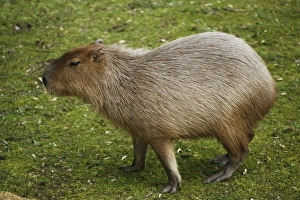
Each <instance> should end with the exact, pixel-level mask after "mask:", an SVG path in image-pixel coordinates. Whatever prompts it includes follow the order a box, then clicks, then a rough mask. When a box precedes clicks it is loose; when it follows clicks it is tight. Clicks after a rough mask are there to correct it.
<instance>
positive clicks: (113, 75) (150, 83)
mask: <svg viewBox="0 0 300 200" xmlns="http://www.w3.org/2000/svg"><path fill="white" fill-rule="evenodd" d="M42 79H43V82H44V85H45V86H46V88H47V91H48V92H49V93H50V94H54V95H67V96H77V97H79V98H82V99H83V100H84V101H86V102H89V103H90V104H92V105H93V106H94V107H95V109H96V111H97V112H98V113H100V114H102V115H103V116H106V117H107V118H108V119H110V120H111V121H112V122H113V123H114V124H116V125H118V126H120V127H122V128H124V129H126V130H127V131H128V132H129V133H130V135H131V137H132V139H133V147H134V159H133V163H132V164H131V165H130V166H121V168H122V169H123V170H124V171H125V172H133V171H138V170H141V169H143V168H144V167H145V158H146V153H147V148H148V145H150V146H151V147H152V149H153V150H154V152H155V153H156V155H157V156H158V158H159V160H160V162H161V164H162V165H163V167H164V169H165V171H166V173H167V176H168V184H167V185H166V186H165V187H164V188H163V190H162V193H166V192H170V193H173V192H175V191H176V189H178V188H179V187H180V186H181V176H180V174H179V172H178V168H177V163H176V159H175V156H174V152H173V151H174V150H173V140H174V139H180V138H190V139H193V138H198V137H205V136H212V137H215V138H217V139H218V141H219V142H220V143H222V145H223V146H224V148H225V149H226V151H227V154H225V155H221V156H217V157H216V158H214V159H212V160H211V163H217V164H225V165H224V167H223V169H222V170H221V171H219V172H217V173H215V174H213V175H212V176H210V177H208V178H206V179H205V180H204V181H203V182H204V183H213V182H219V181H223V180H226V179H228V178H229V177H230V176H231V175H232V174H233V173H234V172H235V171H236V170H237V169H238V167H239V165H240V164H241V163H242V161H243V160H244V158H245V157H246V156H247V154H248V152H249V150H248V144H249V142H250V141H251V140H252V138H253V135H254V134H253V128H254V126H255V124H256V123H257V122H258V121H259V120H261V119H262V118H263V116H264V115H265V114H266V113H267V112H268V110H269V109H270V108H271V107H272V105H273V104H274V103H275V101H276V96H277V92H276V86H275V82H274V80H273V79H272V77H271V75H270V73H269V71H268V69H267V68H266V66H265V64H264V62H263V61H262V59H261V58H260V57H259V56H258V55H257V53H255V51H254V50H253V49H252V48H251V47H250V46H249V45H247V44H246V43H245V42H244V41H243V40H241V39H238V38H236V37H235V36H232V35H229V34H225V33H219V32H208V33H202V34H196V35H191V36H188V37H185V38H179V39H177V40H174V41H172V42H169V43H166V44H163V45H161V46H159V47H157V48H155V49H153V50H147V49H131V48H127V47H124V46H122V45H117V44H114V45H105V44H103V41H102V40H97V41H96V42H95V43H94V44H90V45H87V46H82V47H78V48H75V49H73V50H71V51H68V52H67V53H65V54H64V55H63V56H62V57H60V58H58V59H57V60H55V61H53V62H52V63H51V64H50V65H49V66H48V67H47V68H46V69H45V71H44V73H43V76H42Z"/></svg>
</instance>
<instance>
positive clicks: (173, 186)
mask: <svg viewBox="0 0 300 200" xmlns="http://www.w3.org/2000/svg"><path fill="white" fill-rule="evenodd" d="M180 187H181V178H180V177H178V178H176V177H174V178H173V180H170V181H169V184H168V185H166V186H165V187H164V189H163V190H162V191H161V192H160V193H161V194H164V193H171V194H173V193H174V192H176V190H177V189H179V188H180Z"/></svg>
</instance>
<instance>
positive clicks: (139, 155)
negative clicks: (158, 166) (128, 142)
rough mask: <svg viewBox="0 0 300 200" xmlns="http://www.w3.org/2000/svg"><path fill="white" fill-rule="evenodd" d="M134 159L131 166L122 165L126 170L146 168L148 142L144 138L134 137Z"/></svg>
mask: <svg viewBox="0 0 300 200" xmlns="http://www.w3.org/2000/svg"><path fill="white" fill-rule="evenodd" d="M133 149H134V159H133V162H132V164H131V165H130V166H125V165H123V166H121V167H120V169H122V170H124V172H135V171H139V170H142V169H144V168H145V159H146V154H147V149H148V143H147V142H146V141H144V140H141V139H140V140H138V139H133Z"/></svg>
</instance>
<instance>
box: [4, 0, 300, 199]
mask: <svg viewBox="0 0 300 200" xmlns="http://www.w3.org/2000/svg"><path fill="white" fill-rule="evenodd" d="M0 7H1V12H0V53H1V57H0V191H9V192H12V193H15V194H17V195H19V196H23V197H27V198H36V199H156V198H162V199H287V200H288V199H299V198H300V182H299V179H300V173H299V169H300V154H299V144H300V136H299V135H300V119H299V117H300V90H299V86H300V84H299V78H300V34H299V33H300V1H298V0H285V1H284V0H276V1H275V0H265V1H261V0H253V1H238V0H219V1H216V0H201V1H190V0H189V1H184V0H183V1H175V0H166V1H162V0H149V1H140V0H110V1H109V0H101V1H92V0H87V1H64V0H63V1H61V0H59V1H58V0H51V1H50V0H49V1H48V0H45V1H38V0H20V1H16V0H10V1H8V0H3V1H1V2H0ZM206 31H223V32H227V33H231V34H234V35H236V36H238V37H240V38H243V39H244V40H245V41H247V43H249V44H250V45H251V46H252V47H253V48H254V49H255V50H256V51H257V52H258V54H259V55H261V57H262V58H263V59H264V60H265V61H266V64H267V66H268V68H269V70H270V72H271V74H272V75H273V77H274V79H275V80H276V82H277V86H278V101H277V103H276V105H275V106H274V108H273V109H272V110H271V111H270V113H269V114H268V115H267V116H266V118H265V119H264V120H263V121H262V122H261V123H260V124H259V126H258V127H257V128H256V129H255V133H256V136H255V138H254V140H253V142H252V143H251V145H250V148H251V153H250V155H249V156H248V158H247V159H246V160H245V162H244V163H243V165H242V166H240V168H239V170H238V171H237V172H236V173H235V174H234V176H233V177H231V178H230V179H229V180H228V181H226V182H222V183H217V184H208V185H203V184H202V183H201V181H202V180H203V179H204V178H205V177H207V176H209V175H210V174H212V173H214V172H215V171H217V170H218V169H219V168H220V167H218V166H212V165H210V164H209V163H208V160H209V159H210V158H211V157H213V156H215V155H217V154H221V153H224V150H223V149H222V147H221V145H220V144H218V143H217V142H216V141H215V140H213V139H200V140H197V141H186V140H184V141H178V142H176V146H175V148H176V150H177V149H179V148H180V149H181V150H182V151H181V152H180V153H176V157H177V160H178V164H179V167H180V168H179V169H180V172H181V175H182V178H183V185H182V186H183V187H182V188H181V190H179V191H178V192H177V193H175V194H173V195H170V194H164V195H162V196H159V191H160V189H161V188H162V186H163V185H164V184H165V183H166V181H167V177H166V174H165V172H164V170H163V168H162V166H161V164H160V163H159V161H158V160H157V158H156V156H155V155H154V153H153V152H152V151H149V153H148V157H147V166H146V169H145V170H144V171H142V172H140V173H130V174H125V173H123V172H122V171H120V170H118V166H120V165H122V164H129V163H131V159H132V153H133V152H132V144H131V139H130V137H129V136H128V135H127V134H126V133H124V131H122V130H120V129H118V128H116V127H114V126H113V125H111V124H110V122H108V121H107V120H105V119H102V118H101V116H97V115H96V114H95V113H94V111H93V109H92V108H91V107H89V106H88V105H84V104H83V103H82V102H81V101H78V100H76V99H74V98H60V97H59V98H57V99H56V98H55V97H53V96H50V95H48V94H47V93H46V92H45V89H44V87H43V85H42V83H41V82H40V81H39V77H40V76H41V74H42V71H43V69H44V68H45V67H46V64H47V61H48V60H51V59H54V58H57V57H59V56H60V55H61V54H62V53H64V52H65V51H66V50H68V49H70V48H73V47H76V46H79V45H85V44H89V43H92V42H93V41H94V40H95V39H97V38H102V39H103V40H104V42H105V43H106V44H112V43H117V42H119V41H121V40H124V41H126V44H127V45H128V46H132V47H147V48H154V47H157V46H159V45H160V44H161V43H162V42H164V41H170V40H173V39H176V38H178V37H183V36H187V35H191V34H195V33H200V32H206Z"/></svg>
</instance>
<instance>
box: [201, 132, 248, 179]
mask: <svg viewBox="0 0 300 200" xmlns="http://www.w3.org/2000/svg"><path fill="white" fill-rule="evenodd" d="M253 136H254V134H253V132H252V131H249V133H248V135H247V138H244V139H243V138H242V137H223V138H221V139H220V141H221V142H222V144H223V145H224V147H225V149H226V150H227V152H228V153H227V154H225V155H221V156H218V157H216V158H214V159H213V160H211V163H217V164H225V166H224V168H223V169H222V170H221V171H219V172H218V173H215V174H213V175H212V176H210V177H208V178H206V179H205V180H204V181H203V183H215V182H220V181H224V180H227V179H228V178H229V177H230V176H231V175H232V174H233V173H234V172H235V171H236V170H237V169H238V167H239V166H240V165H241V163H242V162H243V160H244V159H245V157H246V156H247V155H248V153H249V150H248V144H249V142H251V140H252V138H253Z"/></svg>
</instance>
